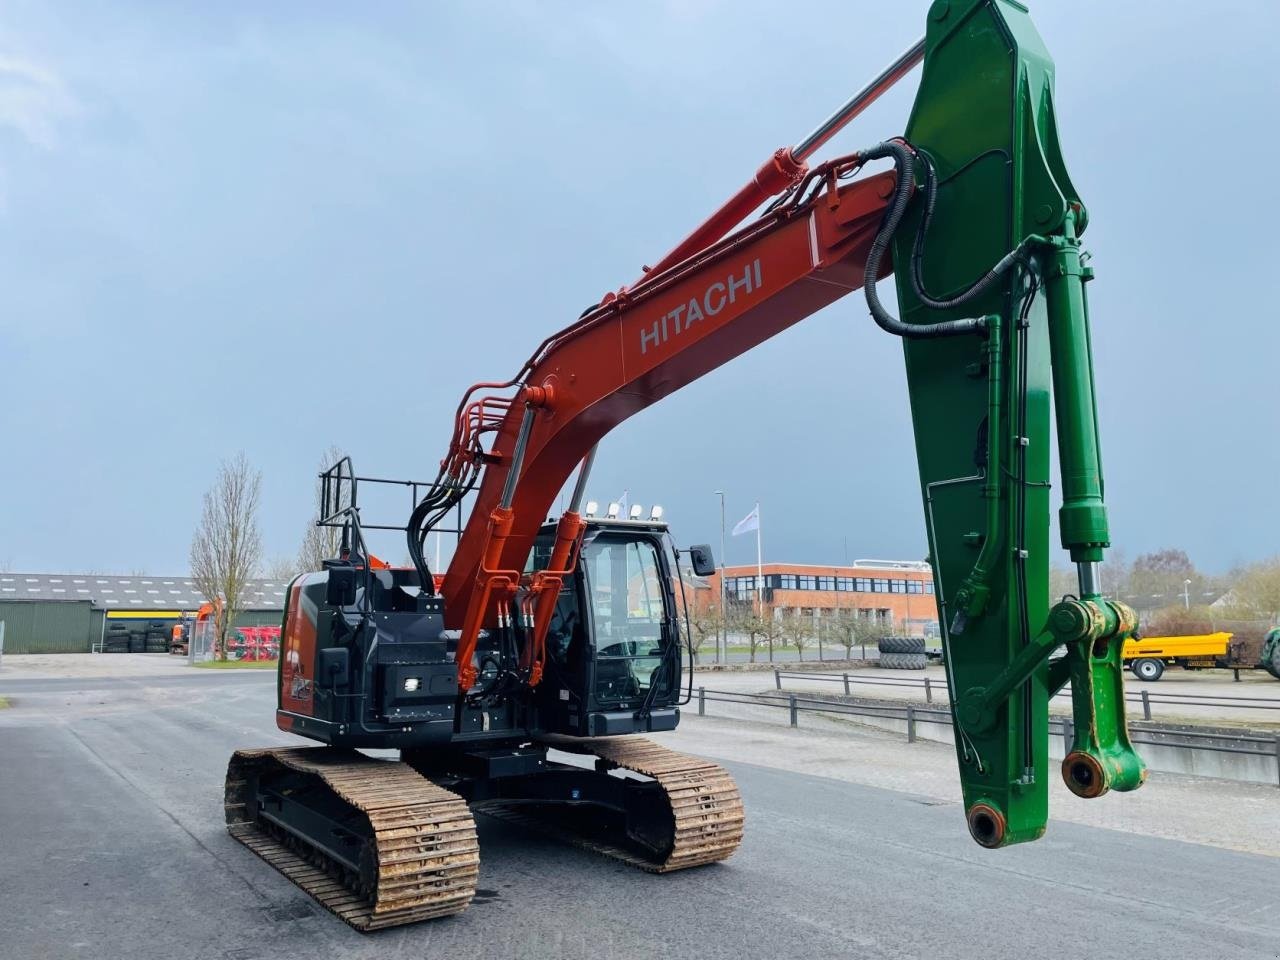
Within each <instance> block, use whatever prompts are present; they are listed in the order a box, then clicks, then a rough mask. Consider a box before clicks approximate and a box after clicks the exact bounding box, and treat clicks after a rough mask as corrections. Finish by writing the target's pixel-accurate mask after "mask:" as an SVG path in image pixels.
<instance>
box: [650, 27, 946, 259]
mask: <svg viewBox="0 0 1280 960" xmlns="http://www.w3.org/2000/svg"><path fill="white" fill-rule="evenodd" d="M923 59H924V37H921V38H920V39H919V40H917V41H916V42H915V43H913V44H912V45H911V46H910V47H908V48H907V49H906V50H904V51H903V52H902V53H901V54H899V55H898V56H897V57H896V58H894V60H893V62H891V63H890V64H889V65H888V66H887V67H885V68H884V69H883V70H881V71H880V72H879V73H878V74H876V75H875V77H873V78H872V79H871V80H870V82H868V83H867V84H866V86H864V87H863V88H862V89H861V90H859V91H858V92H857V93H855V94H854V95H853V96H852V97H850V98H849V99H848V100H846V101H845V102H844V103H843V104H842V105H841V106H840V109H839V110H837V111H836V112H835V113H833V114H831V116H829V117H827V119H825V120H823V121H822V122H821V123H820V124H818V125H817V126H816V127H814V128H813V130H812V131H810V132H809V134H808V135H807V136H805V138H804V139H803V140H801V141H800V142H798V143H797V144H796V145H795V146H793V147H782V148H780V149H779V150H777V151H775V152H774V154H773V155H772V156H771V157H770V158H769V159H768V160H766V161H765V162H764V164H763V165H762V166H761V167H760V169H759V170H757V171H756V174H755V176H754V177H752V178H751V179H750V180H748V181H747V182H746V183H745V184H744V185H743V186H742V187H741V188H740V189H739V190H738V192H737V193H735V194H734V195H733V196H732V197H730V198H729V199H728V200H727V201H725V203H724V204H723V205H721V207H720V208H719V209H718V210H716V212H715V213H713V214H711V216H709V217H708V218H707V219H706V220H704V221H703V222H702V223H701V224H699V225H698V227H697V228H696V229H695V230H694V231H693V232H692V233H690V234H689V235H688V236H687V237H685V238H684V239H683V240H681V241H680V242H679V243H678V244H676V246H675V248H674V249H672V250H671V252H669V253H668V254H666V256H664V257H663V258H662V259H660V260H659V261H658V262H657V263H655V264H654V265H653V266H651V267H646V268H645V272H644V276H643V277H641V278H640V280H638V281H636V283H637V284H639V283H642V282H643V281H644V280H646V279H648V278H649V277H653V276H657V274H659V273H661V272H662V271H663V270H666V269H668V268H669V267H674V266H675V265H676V264H677V263H679V262H680V261H681V260H684V259H686V258H688V257H690V256H692V255H693V254H695V253H697V252H698V251H699V250H701V249H703V248H704V247H707V246H710V245H711V244H713V243H715V242H716V241H717V240H719V239H720V238H722V237H723V236H724V235H725V234H727V233H728V232H729V231H730V230H732V229H733V228H734V227H736V226H737V225H738V224H740V223H741V222H742V221H743V220H744V219H746V217H747V215H748V214H749V213H751V211H752V210H754V209H755V208H756V207H758V206H760V204H762V203H764V202H765V201H766V200H768V199H770V198H771V197H774V196H776V195H777V194H779V193H781V192H782V191H783V190H785V189H786V188H787V187H789V186H791V184H793V183H796V182H797V181H798V180H799V179H800V178H801V177H803V176H804V175H805V173H806V172H807V171H808V169H809V167H808V164H807V162H806V161H808V159H809V158H810V157H811V156H813V155H814V154H815V153H816V152H817V151H818V150H819V149H821V148H822V146H823V145H825V144H826V142H827V141H828V140H830V139H831V138H832V137H834V136H835V135H836V134H837V133H839V132H840V131H841V130H842V129H844V127H846V126H847V125H848V124H849V123H850V122H851V121H852V120H853V119H854V118H855V117H857V116H858V115H859V114H860V113H862V112H863V111H864V110H866V109H867V107H869V106H871V104H873V103H875V102H876V101H877V100H879V99H880V97H881V95H882V94H884V92H885V91H886V90H888V89H889V88H890V87H892V86H893V85H894V84H895V83H897V82H898V81H899V80H901V79H902V78H903V77H904V76H906V75H907V74H908V73H910V72H911V68H912V67H914V66H915V65H916V64H918V63H919V62H920V61H921V60H923Z"/></svg>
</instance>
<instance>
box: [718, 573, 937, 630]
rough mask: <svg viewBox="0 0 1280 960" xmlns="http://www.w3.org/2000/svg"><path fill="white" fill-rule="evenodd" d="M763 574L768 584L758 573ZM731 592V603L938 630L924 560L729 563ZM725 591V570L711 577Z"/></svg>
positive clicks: (727, 592)
mask: <svg viewBox="0 0 1280 960" xmlns="http://www.w3.org/2000/svg"><path fill="white" fill-rule="evenodd" d="M761 574H763V577H764V581H763V584H762V586H763V590H762V591H760V592H757V587H758V583H757V578H758V577H759V576H760V575H761ZM724 575H725V598H726V600H727V601H728V603H729V606H730V609H732V608H733V607H734V606H735V605H738V606H740V607H746V606H749V605H752V604H756V603H758V602H760V600H763V602H764V604H765V606H766V607H768V608H770V609H772V610H773V611H774V615H775V616H777V615H778V614H780V613H781V611H784V610H794V611H796V612H798V613H800V614H803V615H810V616H813V617H814V618H815V619H818V620H821V619H823V618H825V617H835V616H850V617H861V618H863V619H869V620H875V621H876V622H877V623H879V624H880V625H882V626H883V627H884V628H885V629H886V630H892V631H894V632H897V633H903V634H910V635H912V636H936V635H937V632H938V604H937V600H936V598H935V597H934V593H933V567H931V566H930V565H929V564H927V563H923V562H921V561H918V560H857V561H855V562H854V563H852V564H847V565H845V566H819V565H814V564H807V563H766V564H764V565H763V568H762V570H758V569H757V567H756V566H755V565H754V564H744V565H741V566H731V567H726V568H725V570H724ZM711 588H712V596H713V597H715V596H719V592H720V575H719V574H716V575H715V576H714V577H712V578H711Z"/></svg>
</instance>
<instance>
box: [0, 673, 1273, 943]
mask: <svg viewBox="0 0 1280 960" xmlns="http://www.w3.org/2000/svg"><path fill="white" fill-rule="evenodd" d="M273 684H274V676H273V674H271V673H270V672H265V673H249V672H245V673H240V672H234V671H225V672H222V671H220V672H217V673H210V674H207V675H205V674H202V675H199V676H196V675H192V676H190V677H180V678H179V677H155V678H133V679H128V680H112V679H110V678H98V679H94V680H91V681H79V682H68V681H65V680H26V681H16V680H0V696H4V697H7V698H9V700H10V701H11V702H12V706H11V707H10V708H9V709H7V710H3V711H0V960H11V958H12V960H43V958H59V960H61V958H73V957H93V958H95V960H99V958H108V960H110V958H117V957H119V958H137V960H153V958H154V960H162V958H163V960H179V958H200V960H204V958H210V960H260V958H261V960H268V958H270V960H280V958H284V957H305V958H309V960H310V958H316V960H319V958H330V957H334V958H346V957H351V958H364V957H368V958H374V957H377V958H400V957H403V958H427V957H432V958H434V957H439V958H449V960H466V958H471V957H477V958H479V957H484V958H502V957H554V958H578V957H581V958H635V957H664V958H682V957H690V958H693V957H698V958H733V960H742V958H744V957H765V956H774V957H804V958H827V957H848V956H856V957H864V958H881V957H886V958H887V957H894V958H923V957H928V958H933V957H958V958H959V957H965V958H967V957H982V958H984V960H1001V958H1013V957H1018V958H1019V960H1024V958H1025V957H1027V956H1035V957H1037V958H1038V960H1045V958H1055V957H1064V958H1065V957H1073V958H1074V957H1089V958H1091V960H1103V958H1111V957H1115V958H1121V957H1123V958H1126V960H1131V958H1164V957H1170V958H1173V957H1178V958H1184V957H1195V958H1218V957H1221V958H1268V960H1274V958H1276V957H1277V955H1280V909H1277V906H1276V877H1277V875H1278V873H1280V865H1278V864H1277V860H1276V858H1273V857H1267V856H1261V855H1256V854H1248V853H1239V852H1234V851H1229V850H1224V849H1221V848H1218V847H1214V846H1207V845H1202V844H1194V843H1186V842H1180V841H1177V840H1169V839H1161V838H1156V837H1150V836H1143V835H1139V834H1134V833H1126V832H1121V831H1115V830H1108V829H1101V828H1097V827H1088V826H1080V825H1077V824H1072V823H1055V824H1054V825H1053V828H1052V830H1051V831H1050V833H1049V835H1048V836H1047V837H1046V838H1045V839H1044V840H1041V841H1039V842H1037V843H1034V844H1028V845H1024V846H1020V847H1015V848H1010V849H1007V850H1001V851H986V850H982V849H981V848H979V847H977V846H976V845H974V844H973V843H972V841H971V840H969V838H968V836H967V835H966V834H965V833H964V831H963V829H962V828H961V827H960V826H959V820H958V818H957V815H956V808H955V805H954V804H951V803H944V802H939V801H938V800H936V799H932V798H930V797H928V796H922V795H916V794H912V793H906V792H900V791H895V790H886V789H878V788H875V787H868V786H865V785H860V784H856V783H849V782H844V781H841V780H836V779H827V778H824V777H816V776H806V775H803V774H799V773H795V772H787V771H785V770H781V769H776V768H771V767H767V766H761V765H757V764H753V763H730V764H729V766H730V769H731V770H732V772H733V773H734V775H735V776H736V777H737V779H738V782H739V784H740V786H741V788H742V791H743V795H744V798H745V801H746V805H747V810H748V823H747V835H746V840H745V841H744V843H743V846H742V849H741V850H740V851H739V852H738V854H737V855H735V856H734V857H733V858H732V859H731V860H729V861H728V862H727V863H724V864H718V865H714V866H710V867H705V868H702V869H699V870H695V871H692V872H688V873H680V874H674V875H671V876H665V877H656V876H651V875H648V874H644V873H640V872H637V871H634V870H632V869H630V868H627V867H624V866H622V865H619V864H616V863H614V862H612V861H609V860H605V859H603V858H600V857H597V856H594V855H592V854H589V853H586V852H584V851H580V850H577V849H574V848H566V847H563V846H560V845H558V844H555V843H553V842H551V841H548V840H545V839H543V838H541V837H538V836H530V835H527V834H524V833H522V832H520V831H519V830H517V829H516V828H514V827H511V826H509V825H506V824H502V823H498V822H496V821H492V820H488V819H486V818H483V817H480V818H478V822H479V830H480V841H481V851H482V867H481V877H480V883H479V895H478V896H477V898H476V901H475V903H474V904H473V905H472V907H471V908H470V909H469V910H468V911H467V912H466V913H465V914H463V915H462V916H460V917H457V918H453V919H449V920H443V921H435V922H432V923H426V924H419V925H416V926H413V927H408V928H400V929H397V930H392V931H387V932H384V933H380V934H374V935H361V934H358V933H355V932H354V931H352V930H350V929H349V928H347V927H346V926H345V925H344V924H342V923H341V922H340V921H339V920H337V919H336V918H334V917H332V916H330V915H329V914H327V913H325V912H324V911H323V910H321V909H320V908H318V907H316V906H315V905H314V904H313V903H312V902H311V901H310V900H309V899H308V898H307V897H306V896H305V895H304V894H302V893H301V891H299V890H298V889H297V888H295V887H294V886H293V885H292V884H290V883H289V882H288V881H287V880H285V879H283V878H282V877H280V876H279V875H277V874H276V873H274V871H272V870H271V869H270V868H269V867H268V866H267V865H266V864H265V863H263V862H262V861H261V860H259V859H258V858H257V857H255V856H254V855H253V854H251V853H250V852H249V851H248V850H246V849H244V848H243V847H241V846H240V845H239V844H238V843H236V842H235V841H233V840H232V839H231V838H230V837H229V836H228V835H227V834H226V832H225V829H224V828H223V825H222V778H223V773H224V771H225V766H226V761H227V758H228V756H229V755H230V753H231V751H232V750H233V749H235V748H236V747H244V746H262V745H272V744H282V743H289V742H294V738H292V737H290V736H288V735H286V734H283V733H280V732H279V731H277V730H276V729H275V728H274V726H273V719H272V708H273V703H274V686H273ZM686 723H687V724H691V725H692V724H697V723H703V724H709V723H711V721H709V720H702V721H699V720H698V719H697V718H689V719H688V720H686ZM734 729H737V728H734ZM740 730H741V732H740V740H741V745H742V747H743V749H744V750H746V749H748V748H749V746H750V741H751V738H752V736H753V732H752V727H751V724H750V723H743V724H742V725H741V728H740ZM909 762H910V761H909V759H907V758H906V757H905V756H904V759H903V763H904V764H907V763H909ZM1275 802H1276V804H1277V806H1276V810H1277V812H1278V813H1280V799H1277V801H1275ZM1277 823H1280V817H1277Z"/></svg>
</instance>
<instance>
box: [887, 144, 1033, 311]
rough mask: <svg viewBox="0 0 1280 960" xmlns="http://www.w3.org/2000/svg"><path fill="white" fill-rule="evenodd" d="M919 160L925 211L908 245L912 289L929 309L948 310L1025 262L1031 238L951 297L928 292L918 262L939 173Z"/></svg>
mask: <svg viewBox="0 0 1280 960" xmlns="http://www.w3.org/2000/svg"><path fill="white" fill-rule="evenodd" d="M921 160H922V161H923V163H924V169H925V197H924V213H923V214H922V215H921V217H920V229H919V230H918V231H916V240H915V244H914V245H913V246H912V248H911V289H912V291H914V293H915V295H916V296H917V297H918V298H919V300H920V302H921V303H923V304H924V305H925V306H926V307H929V308H930V309H931V310H950V309H951V308H953V307H959V306H963V305H964V304H966V303H969V302H970V301H972V300H975V299H976V298H978V297H980V296H982V294H984V293H986V292H987V291H988V290H989V289H991V287H992V286H993V285H994V284H995V283H997V282H998V281H999V280H1000V278H1001V277H1003V276H1004V275H1005V274H1006V273H1008V272H1009V270H1010V269H1011V268H1012V267H1013V266H1014V265H1015V264H1019V263H1025V262H1026V260H1027V255H1026V249H1025V248H1026V247H1028V246H1029V245H1030V244H1031V243H1033V242H1034V241H1033V240H1032V239H1030V238H1029V239H1028V240H1024V241H1023V242H1022V243H1020V244H1019V245H1018V246H1016V247H1014V248H1013V249H1012V250H1010V251H1009V252H1008V253H1006V254H1005V255H1004V256H1003V257H1001V258H1000V260H999V261H998V262H997V263H996V265H995V266H993V267H992V268H991V269H990V270H988V271H987V272H986V273H985V274H983V275H982V276H981V277H979V278H978V279H977V280H976V281H975V282H974V283H972V284H970V285H969V286H968V287H967V288H965V289H964V290H963V291H961V292H960V293H958V294H956V295H955V296H954V297H947V298H946V299H943V300H938V299H935V298H934V297H931V296H930V295H929V292H928V291H927V290H925V288H924V276H923V272H922V267H921V264H922V263H923V261H924V240H925V235H926V234H928V232H929V224H930V223H931V222H932V221H933V208H934V205H935V204H936V203H937V200H938V175H937V172H936V171H935V170H934V168H933V162H932V161H931V160H930V159H929V158H928V157H927V156H925V155H924V154H921ZM899 176H901V174H899ZM899 182H901V181H899Z"/></svg>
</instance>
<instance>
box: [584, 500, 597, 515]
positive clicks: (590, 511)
mask: <svg viewBox="0 0 1280 960" xmlns="http://www.w3.org/2000/svg"><path fill="white" fill-rule="evenodd" d="M599 509H600V504H598V503H596V502H595V501H594V500H588V501H587V513H586V515H587V516H588V517H594V516H595V515H596V511H597V510H599Z"/></svg>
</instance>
